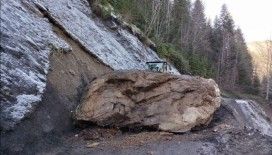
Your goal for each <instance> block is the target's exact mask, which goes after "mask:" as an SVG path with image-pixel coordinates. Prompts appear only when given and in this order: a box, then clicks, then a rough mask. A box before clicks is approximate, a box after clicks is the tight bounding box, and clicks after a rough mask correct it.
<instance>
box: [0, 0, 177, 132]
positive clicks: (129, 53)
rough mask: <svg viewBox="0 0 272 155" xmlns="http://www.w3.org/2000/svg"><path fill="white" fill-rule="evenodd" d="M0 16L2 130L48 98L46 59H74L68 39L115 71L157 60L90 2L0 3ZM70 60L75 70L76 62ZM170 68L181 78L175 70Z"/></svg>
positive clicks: (75, 50)
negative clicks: (109, 23) (93, 7)
mask: <svg viewBox="0 0 272 155" xmlns="http://www.w3.org/2000/svg"><path fill="white" fill-rule="evenodd" d="M0 14H1V17H0V22H1V25H0V27H1V32H0V37H1V40H0V45H1V48H0V56H1V60H0V61H1V68H0V75H1V81H0V85H1V86H2V87H1V94H0V128H5V129H6V128H13V126H14V125H15V124H17V123H19V122H20V121H21V120H22V119H24V118H25V117H27V116H29V115H30V114H31V113H32V112H33V111H34V109H35V108H34V107H37V106H40V103H41V102H43V100H44V99H45V98H46V97H47V96H45V91H46V87H47V86H48V76H49V74H50V71H52V60H50V57H51V56H52V55H61V54H67V55H71V54H74V53H76V54H75V55H76V56H77V55H78V48H74V47H73V45H72V44H71V43H70V42H69V40H71V42H73V44H75V45H76V46H77V47H79V48H80V49H81V50H82V51H83V52H84V53H86V56H85V57H86V59H88V57H90V58H95V59H96V61H98V62H99V63H100V64H102V65H104V66H105V67H107V68H112V69H114V70H119V69H132V68H133V69H142V70H143V69H145V67H146V65H145V62H146V61H156V60H160V58H159V57H158V55H157V54H156V52H155V51H153V50H152V49H151V48H149V47H147V46H146V45H145V44H143V43H142V42H141V41H140V40H139V39H138V38H137V37H136V36H135V35H134V34H133V33H131V32H130V31H128V30H126V29H124V28H123V27H122V25H119V24H116V28H115V30H112V29H111V28H110V27H109V26H108V25H107V24H106V23H107V22H106V21H103V20H101V19H99V18H97V16H96V15H95V14H93V10H92V9H91V6H90V5H89V1H88V0H58V1H55V0H24V1H10V0H3V1H1V10H0ZM112 22H114V21H112ZM56 29H58V31H61V34H63V35H60V33H58V32H56ZM67 40H68V41H67ZM60 60H61V62H60V63H63V61H66V59H65V58H63V59H60ZM68 62H69V64H68V65H70V66H71V67H72V68H76V67H75V66H76V65H75V64H77V63H78V62H80V61H77V60H73V61H70V60H69V61H68ZM88 63H89V61H83V63H81V64H79V65H85V64H86V65H87V66H90V65H88ZM89 68H90V67H89ZM94 68H95V67H94ZM96 70H99V69H96ZM173 70H174V71H175V72H176V73H177V74H179V73H178V71H177V70H176V69H175V68H174V67H173ZM84 72H88V71H87V70H85V71H84ZM81 73H82V72H75V75H76V76H81ZM71 74H73V72H72V73H71ZM63 81H64V80H63ZM63 83H65V82H63ZM72 84H74V85H79V84H77V83H76V84H75V83H73V82H72ZM53 87H55V86H53ZM57 89H58V88H57ZM68 89H69V90H68V91H72V90H73V89H70V88H68ZM59 96H61V95H60V94H59ZM74 104H77V103H76V102H73V104H72V105H74ZM70 106H71V105H68V107H70ZM67 111H70V110H69V109H68V110H67Z"/></svg>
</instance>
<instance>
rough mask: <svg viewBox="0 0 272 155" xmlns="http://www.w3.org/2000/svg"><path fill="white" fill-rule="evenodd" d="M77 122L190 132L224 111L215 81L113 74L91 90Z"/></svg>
mask: <svg viewBox="0 0 272 155" xmlns="http://www.w3.org/2000/svg"><path fill="white" fill-rule="evenodd" d="M88 88H89V89H88V91H87V93H86V94H85V95H84V97H83V99H82V102H81V104H80V105H79V106H78V108H77V109H76V112H75V117H76V119H77V120H84V121H90V122H93V123H96V124H98V125H100V126H114V127H139V126H147V127H152V128H155V129H159V130H163V131H170V132H186V131H189V130H190V129H192V128H193V127H196V126H201V125H207V124H208V123H209V122H210V120H211V118H212V115H213V113H214V112H215V110H216V109H217V108H219V106H220V91H219V89H218V86H217V84H216V83H215V82H214V81H213V80H207V79H204V78H200V77H192V76H186V75H180V76H176V75H171V74H164V73H152V72H145V71H133V72H131V71H130V72H126V71H123V72H120V71H119V72H114V73H109V74H107V75H105V76H102V77H101V78H98V79H97V80H95V81H93V82H92V83H91V84H90V85H89V86H88Z"/></svg>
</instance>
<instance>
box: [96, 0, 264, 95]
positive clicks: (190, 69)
mask: <svg viewBox="0 0 272 155" xmlns="http://www.w3.org/2000/svg"><path fill="white" fill-rule="evenodd" d="M93 4H102V5H104V6H109V5H111V6H112V7H113V10H114V11H115V12H117V13H118V14H120V15H121V16H122V19H123V20H125V21H127V22H128V23H132V24H134V25H136V26H137V27H138V28H140V29H141V30H142V31H143V32H144V35H145V36H146V37H148V38H151V39H152V40H153V41H154V42H155V43H156V45H157V53H158V54H159V55H160V56H161V57H163V58H166V59H167V60H169V61H170V62H171V63H173V64H174V65H175V67H176V68H177V69H178V70H179V71H180V72H181V73H185V74H193V75H199V76H203V77H206V78H213V79H215V80H216V81H217V83H218V84H219V86H220V87H221V88H222V89H224V90H227V91H234V90H236V91H240V92H244V93H251V94H259V88H258V87H256V86H258V85H259V79H257V78H258V77H256V76H255V75H254V74H253V64H252V58H251V56H250V55H249V53H248V49H247V46H246V43H245V40H244V37H243V33H242V30H241V29H240V28H236V26H235V22H234V20H233V19H232V16H231V15H230V13H229V11H228V9H227V6H226V5H223V6H222V10H221V13H220V15H219V16H218V17H216V19H215V21H214V23H213V24H211V21H210V20H208V19H207V18H206V17H205V14H204V12H205V8H204V6H203V3H202V2H201V0H196V1H195V2H194V3H193V4H192V3H191V1H189V0H174V1H171V0H159V1H158V0H95V1H94V3H93ZM113 10H112V11H113ZM105 14H110V13H109V10H108V9H107V11H106V13H103V15H105Z"/></svg>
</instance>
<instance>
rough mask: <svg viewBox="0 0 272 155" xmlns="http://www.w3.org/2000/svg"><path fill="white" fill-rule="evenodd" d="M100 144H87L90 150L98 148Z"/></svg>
mask: <svg viewBox="0 0 272 155" xmlns="http://www.w3.org/2000/svg"><path fill="white" fill-rule="evenodd" d="M99 144H100V143H98V142H94V143H91V144H87V146H86V147H88V148H94V147H97V146H98V145H99Z"/></svg>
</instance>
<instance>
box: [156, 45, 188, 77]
mask: <svg viewBox="0 0 272 155" xmlns="http://www.w3.org/2000/svg"><path fill="white" fill-rule="evenodd" d="M157 53H158V55H159V56H160V57H161V58H165V59H167V60H168V61H170V62H171V63H172V64H173V65H174V66H175V67H176V68H177V70H178V71H179V72H180V73H182V74H187V73H189V70H190V69H189V68H190V67H189V62H188V60H186V59H185V58H184V56H183V55H182V53H181V51H177V50H176V49H175V47H174V46H173V45H171V44H168V43H161V44H158V47H157Z"/></svg>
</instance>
